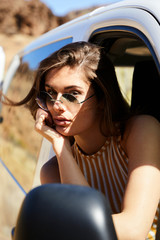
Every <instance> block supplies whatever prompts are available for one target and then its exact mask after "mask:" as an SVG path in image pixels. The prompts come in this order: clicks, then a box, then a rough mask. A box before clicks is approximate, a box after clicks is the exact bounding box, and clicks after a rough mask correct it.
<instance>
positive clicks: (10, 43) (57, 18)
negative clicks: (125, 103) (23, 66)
mask: <svg viewBox="0 0 160 240" xmlns="http://www.w3.org/2000/svg"><path fill="white" fill-rule="evenodd" d="M115 1H116V0H115ZM111 2H114V0H113V1H111V0H82V1H75V0H41V1H40V0H0V48H1V49H2V50H3V51H4V53H5V60H6V62H5V67H4V76H5V74H6V71H7V69H8V67H9V64H10V62H11V60H12V58H13V57H14V55H15V54H16V53H17V52H18V51H20V50H21V49H23V47H25V46H26V45H28V44H29V43H30V42H32V41H33V40H34V39H36V38H38V36H40V35H42V34H43V33H45V32H47V31H49V30H51V29H53V28H55V27H57V26H59V25H61V24H63V23H65V22H67V21H69V20H71V19H74V18H76V17H78V16H81V15H83V14H85V13H87V12H90V11H91V10H94V9H95V8H96V7H98V6H103V5H104V4H105V5H107V4H110V3H111ZM1 66H2V62H0V67H1ZM125 74H126V73H125ZM121 75H122V79H125V78H127V76H124V73H121ZM4 76H3V77H4ZM123 84H125V82H123ZM26 88H28V86H26ZM14 89H16V91H18V92H19V93H20V92H21V95H23V92H22V91H21V86H20V85H18V84H17V85H16V83H15V85H14ZM9 92H10V94H11V96H12V94H16V93H12V87H11V88H10V89H9ZM1 114H2V115H3V118H4V120H3V122H2V123H0V240H9V239H11V229H12V227H14V226H15V223H16V218H17V214H18V211H19V208H20V205H21V203H22V201H23V199H24V197H25V193H27V192H28V191H29V190H30V189H31V188H32V184H33V180H34V173H35V167H36V160H37V156H38V153H39V146H40V143H41V141H42V139H41V137H40V136H39V135H38V134H37V133H36V132H35V131H34V121H33V119H32V117H31V116H30V113H29V112H28V111H27V110H26V109H25V108H24V107H20V108H10V107H7V106H5V107H3V108H2V113H0V115H1Z"/></svg>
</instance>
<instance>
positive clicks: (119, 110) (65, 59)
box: [8, 42, 130, 135]
mask: <svg viewBox="0 0 160 240" xmlns="http://www.w3.org/2000/svg"><path fill="white" fill-rule="evenodd" d="M64 66H69V67H71V68H75V67H80V68H81V69H82V71H83V72H84V74H85V75H86V77H87V79H88V81H90V82H91V84H92V86H93V88H94V90H95V93H96V96H97V99H98V101H99V103H100V106H101V109H102V110H101V117H102V120H101V126H100V129H101V131H102V132H103V134H105V133H106V132H107V134H109V135H114V134H116V131H115V123H119V124H120V129H121V130H122V129H123V127H124V123H125V121H126V120H127V119H128V118H129V115H130V113H129V106H128V104H127V102H126V101H125V99H124V98H123V96H122V93H121V91H120V88H119V85H118V81H117V78H116V74H115V69H114V66H113V64H112V62H111V61H110V59H109V57H108V56H107V53H106V52H105V49H104V48H102V47H100V46H97V45H95V44H92V43H89V42H75V43H71V44H68V45H66V46H64V47H62V48H61V49H60V50H58V51H56V52H54V53H53V54H51V55H50V56H49V57H47V58H46V59H44V60H43V61H41V63H40V65H39V67H38V69H37V72H36V76H35V80H34V83H33V86H32V88H31V90H30V92H29V93H28V95H27V96H26V97H25V98H24V99H23V100H22V101H20V102H18V103H15V102H12V101H11V100H9V99H8V102H9V104H10V105H12V106H20V105H23V104H27V107H28V108H29V110H30V112H31V114H32V115H33V117H34V119H35V115H36V111H37V109H38V105H37V103H36V101H35V99H36V97H37V95H38V94H39V92H40V91H43V90H44V84H45V78H46V75H47V74H48V72H49V71H50V70H52V69H57V70H59V69H61V68H63V67H64Z"/></svg>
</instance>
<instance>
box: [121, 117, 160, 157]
mask: <svg viewBox="0 0 160 240" xmlns="http://www.w3.org/2000/svg"><path fill="white" fill-rule="evenodd" d="M123 144H124V148H125V150H126V152H127V154H128V156H129V154H130V155H140V152H141V153H142V154H143V153H144V155H145V154H146V155H147V154H148V155H149V154H150V153H152V154H153V155H155V154H157V155H158V154H160V150H159V149H160V123H159V122H158V120H156V119H155V118H154V117H152V116H149V115H139V116H135V117H133V118H131V119H129V121H128V122H127V124H126V129H125V133H124V138H123Z"/></svg>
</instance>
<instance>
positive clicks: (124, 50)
mask: <svg viewBox="0 0 160 240" xmlns="http://www.w3.org/2000/svg"><path fill="white" fill-rule="evenodd" d="M90 42H92V43H96V44H98V45H100V46H103V47H105V49H106V51H107V52H108V56H109V57H110V59H111V60H112V62H113V64H114V66H115V67H117V66H119V67H121V68H124V67H132V68H133V75H132V90H131V101H130V106H131V110H132V111H134V113H137V114H149V115H152V116H154V117H155V118H157V119H158V120H159V121H160V108H159V104H160V94H159V92H160V75H159V70H158V69H157V65H156V57H155V55H154V52H153V49H152V48H151V46H150V45H149V44H148V45H149V46H147V45H146V44H145V43H144V41H143V40H142V39H140V38H139V37H138V36H136V35H135V34H131V33H126V32H115V31H114V32H109V33H108V32H102V33H97V34H95V35H93V36H91V38H90ZM146 42H147V41H146Z"/></svg>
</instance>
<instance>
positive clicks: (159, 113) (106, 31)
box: [0, 0, 160, 239]
mask: <svg viewBox="0 0 160 240" xmlns="http://www.w3.org/2000/svg"><path fill="white" fill-rule="evenodd" d="M77 41H89V42H92V43H95V44H98V45H100V46H102V47H104V48H105V49H106V51H107V52H108V56H109V57H110V58H111V60H112V62H113V64H114V66H115V69H116V73H117V78H118V81H119V84H120V87H121V89H122V91H123V94H124V95H125V97H126V98H127V101H128V102H129V104H130V105H131V108H133V109H135V110H136V109H137V110H140V111H141V112H142V113H147V114H151V115H153V116H154V117H156V118H157V119H158V120H159V121H160V78H159V71H160V1H159V0H154V1H151V0H141V1H139V0H126V1H120V2H117V3H114V4H110V5H107V6H103V7H100V8H98V9H96V10H94V11H92V12H90V13H88V14H86V15H83V16H81V17H79V18H77V19H75V20H72V21H70V22H68V23H66V24H64V25H61V26H60V27H58V28H56V29H53V30H51V31H49V32H48V33H46V34H44V35H42V36H41V37H39V38H37V39H36V40H35V41H34V42H32V43H31V44H29V45H28V46H26V47H25V48H24V49H23V50H22V51H21V52H19V53H18V54H17V55H16V56H15V57H14V59H13V61H12V63H11V65H10V67H9V69H8V72H7V74H6V77H5V79H4V83H3V92H4V93H5V94H6V93H9V94H10V95H9V96H11V97H12V100H15V101H16V100H20V99H22V98H23V97H25V94H27V92H28V90H29V88H30V86H31V85H32V83H33V79H34V73H35V71H36V68H37V66H38V64H39V62H40V61H41V60H42V59H44V58H46V57H47V56H49V55H50V54H51V53H52V52H54V51H56V50H58V49H59V48H60V47H62V46H64V45H66V44H68V43H71V42H77ZM17 86H18V88H19V89H18V90H19V91H18V90H17ZM19 92H21V94H19ZM19 95H20V96H19ZM14 97H15V99H14ZM2 115H3V111H2ZM25 121H26V117H25ZM23 123H24V118H23V119H22V120H21V122H20V123H19V124H18V128H19V132H21V130H20V129H21V128H22V129H23V130H22V132H24V128H25V127H24V125H23ZM25 126H26V125H25ZM31 129H32V130H34V129H33V125H32V127H31V128H30V130H29V129H28V128H26V132H25V133H24V134H26V135H30V134H31V132H30V131H32V130H31ZM33 135H34V137H33V138H31V139H29V140H28V141H29V142H30V143H31V144H32V145H34V141H36V137H37V135H36V136H35V133H33ZM33 139H34V140H33ZM28 146H29V145H28ZM4 147H5V146H4ZM21 149H22V151H23V144H22V146H21ZM24 149H25V150H24V151H25V152H26V151H28V152H29V154H30V148H29V147H28V148H27V147H26V146H25V147H24ZM37 152H39V154H38V157H37V154H36V158H37V160H36V168H35V174H34V179H33V184H32V186H30V187H28V188H27V187H26V189H27V191H28V190H29V189H31V188H34V187H36V186H38V185H40V180H39V174H40V168H41V166H42V165H43V164H44V163H45V162H46V161H48V159H49V158H50V157H51V156H53V154H54V152H53V150H52V147H51V144H50V143H49V142H48V141H47V140H45V139H43V141H42V143H40V142H38V145H36V153H37ZM29 154H28V155H29ZM0 157H1V158H2V160H3V156H0ZM26 159H27V160H28V158H27V157H26ZM27 160H26V161H27ZM24 168H25V166H24ZM157 184H159V183H157ZM22 185H23V184H22ZM157 239H158V238H157Z"/></svg>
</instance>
